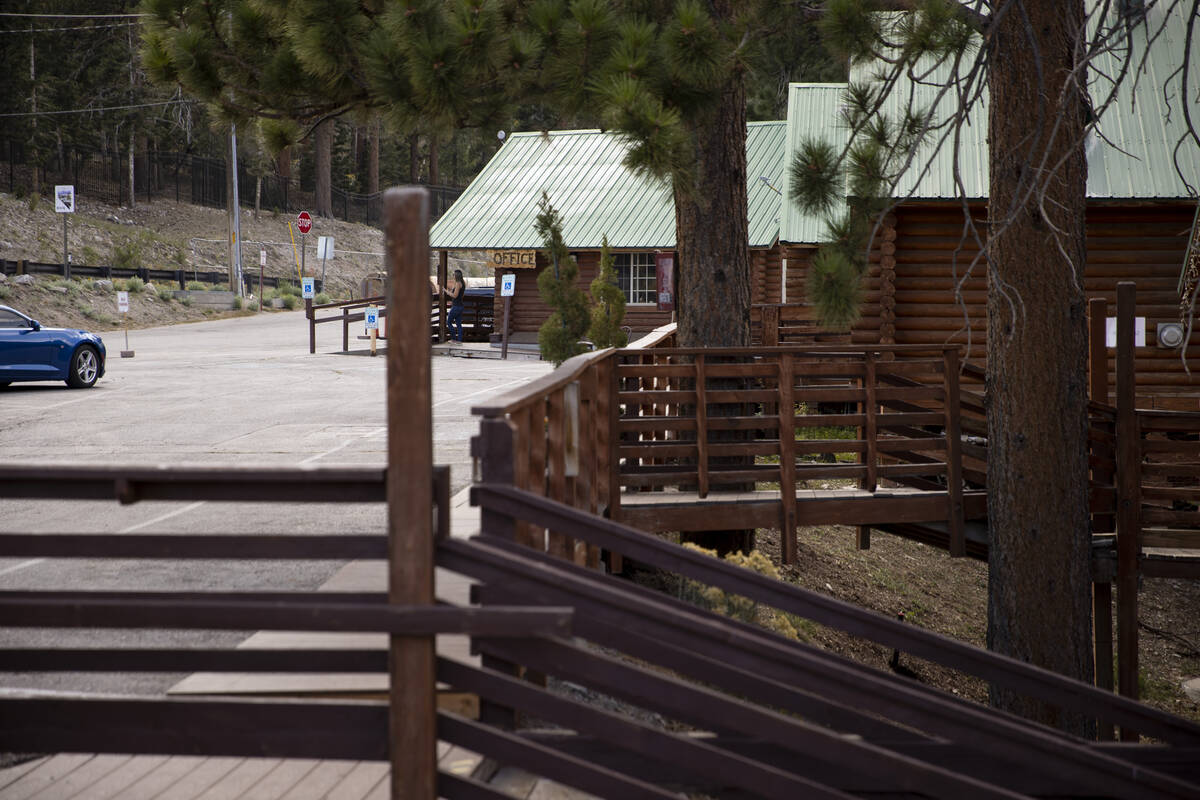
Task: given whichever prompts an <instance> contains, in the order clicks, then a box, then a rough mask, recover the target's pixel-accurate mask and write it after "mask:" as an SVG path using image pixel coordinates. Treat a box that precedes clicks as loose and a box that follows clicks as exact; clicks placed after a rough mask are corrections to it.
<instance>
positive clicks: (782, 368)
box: [779, 353, 799, 564]
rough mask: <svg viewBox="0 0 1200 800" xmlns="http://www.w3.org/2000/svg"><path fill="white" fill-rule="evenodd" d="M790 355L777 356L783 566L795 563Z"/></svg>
mask: <svg viewBox="0 0 1200 800" xmlns="http://www.w3.org/2000/svg"><path fill="white" fill-rule="evenodd" d="M792 366H793V359H792V354H791V353H782V354H780V356H779V491H780V500H781V503H780V514H781V516H782V519H781V520H780V528H779V532H780V535H781V536H782V537H783V548H782V549H783V553H782V556H781V557H782V559H783V563H785V564H794V563H796V550H797V549H798V546H799V543H798V542H797V541H796V403H795V400H793V398H792V389H793V387H794V384H795V381H796V377H795V375H794V374H793V372H792Z"/></svg>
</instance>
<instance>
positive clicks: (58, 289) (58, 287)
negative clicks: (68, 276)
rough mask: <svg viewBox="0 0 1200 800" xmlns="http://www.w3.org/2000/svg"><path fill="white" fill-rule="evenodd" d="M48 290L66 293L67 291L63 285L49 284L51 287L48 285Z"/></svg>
mask: <svg viewBox="0 0 1200 800" xmlns="http://www.w3.org/2000/svg"><path fill="white" fill-rule="evenodd" d="M50 291H52V292H58V293H59V294H66V293H67V287H65V286H51V287H50Z"/></svg>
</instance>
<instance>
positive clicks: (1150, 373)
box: [856, 203, 1200, 410]
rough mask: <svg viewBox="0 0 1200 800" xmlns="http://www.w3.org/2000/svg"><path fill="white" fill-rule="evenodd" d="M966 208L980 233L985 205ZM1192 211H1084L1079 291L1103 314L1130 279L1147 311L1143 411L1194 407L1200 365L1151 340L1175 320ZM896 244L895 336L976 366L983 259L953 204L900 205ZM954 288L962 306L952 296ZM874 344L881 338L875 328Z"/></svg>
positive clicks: (1161, 207) (981, 337) (982, 323)
mask: <svg viewBox="0 0 1200 800" xmlns="http://www.w3.org/2000/svg"><path fill="white" fill-rule="evenodd" d="M973 213H974V217H975V219H976V220H978V221H979V222H980V232H981V233H980V235H984V234H983V231H984V227H985V226H984V225H983V224H982V223H983V220H984V218H985V214H986V211H985V209H984V207H983V206H979V207H976V208H974V209H973ZM1193 213H1194V207H1193V206H1191V205H1189V204H1185V203H1157V204H1144V205H1128V204H1124V205H1122V204H1112V203H1105V204H1100V203H1093V204H1092V205H1091V206H1090V207H1089V208H1088V212H1087V267H1086V269H1085V271H1084V289H1085V291H1086V293H1087V296H1088V297H1089V298H1093V297H1103V298H1104V299H1106V300H1107V301H1108V307H1109V316H1114V315H1115V314H1116V287H1117V283H1118V282H1119V281H1124V280H1131V281H1134V282H1136V283H1137V292H1138V293H1137V315H1138V316H1139V317H1145V318H1146V346H1145V347H1139V348H1137V353H1136V361H1137V363H1136V368H1137V389H1138V406H1139V407H1142V408H1155V407H1160V408H1176V409H1190V410H1197V409H1200V362H1198V363H1197V364H1196V365H1195V367H1194V368H1193V374H1192V375H1190V376H1189V375H1188V374H1187V373H1186V372H1185V371H1184V369H1183V366H1182V364H1181V363H1180V360H1179V355H1178V353H1177V352H1176V351H1174V350H1169V349H1166V348H1160V347H1157V346H1156V342H1155V337H1156V331H1157V323H1159V322H1177V321H1178V319H1179V308H1178V297H1177V295H1176V294H1175V289H1176V285H1177V282H1178V280H1179V272H1180V268H1181V266H1182V264H1183V257H1184V253H1185V252H1186V250H1187V241H1188V235H1189V233H1190V230H1191V224H1192V215H1193ZM895 241H896V247H895V255H894V258H895V278H894V298H895V299H894V302H895V318H896V320H895V343H896V344H941V343H945V342H950V343H956V342H957V343H961V344H963V345H968V344H969V352H968V353H967V357H968V359H969V360H970V362H972V363H975V364H977V365H979V366H983V365H984V363H985V357H986V344H987V343H986V336H987V321H986V308H987V277H986V269H985V268H984V265H983V264H982V263H980V264H975V265H974V266H972V262H973V260H974V259H975V258H976V256H977V255H978V253H979V247H978V245H977V243H975V242H974V241H972V240H971V239H970V238H969V235H968V236H967V237H964V225H963V214H962V209H961V206H958V205H953V204H938V205H909V206H904V207H901V208H900V209H899V210H898V211H897V212H896V237H895ZM884 247H885V248H886V242H885V243H884ZM885 258H886V256H885ZM885 274H886V271H885ZM956 287H957V289H958V292H959V295H960V297H961V304H960V303H958V302H956V298H955V289H956ZM885 296H886V287H885ZM883 302H884V303H886V302H887V300H886V299H885V300H884V301H883ZM866 321H867V320H865V319H864V322H866ZM856 332H857V329H856ZM880 333H881V334H882V333H883V330H881V331H880ZM880 341H881V342H887V339H886V337H884V336H883V335H881V336H880ZM1190 347H1191V349H1192V351H1193V352H1200V331H1195V332H1193V334H1192V339H1191V342H1190ZM1110 352H1111V351H1110ZM1115 374H1116V369H1115V364H1113V363H1110V369H1109V375H1110V376H1112V375H1115ZM1110 386H1111V383H1110Z"/></svg>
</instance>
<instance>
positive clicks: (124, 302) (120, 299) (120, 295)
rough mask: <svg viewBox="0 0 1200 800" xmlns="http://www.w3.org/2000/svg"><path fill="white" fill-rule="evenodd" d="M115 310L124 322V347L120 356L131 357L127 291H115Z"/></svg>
mask: <svg viewBox="0 0 1200 800" xmlns="http://www.w3.org/2000/svg"><path fill="white" fill-rule="evenodd" d="M117 312H118V313H119V314H120V315H121V320H122V321H123V322H124V323H125V349H124V350H122V351H121V358H133V351H132V350H130V349H129V316H128V314H129V292H117Z"/></svg>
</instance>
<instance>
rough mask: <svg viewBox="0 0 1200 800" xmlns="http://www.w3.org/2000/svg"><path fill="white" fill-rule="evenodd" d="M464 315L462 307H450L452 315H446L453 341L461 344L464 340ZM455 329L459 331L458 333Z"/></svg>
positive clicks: (447, 325)
mask: <svg viewBox="0 0 1200 800" xmlns="http://www.w3.org/2000/svg"><path fill="white" fill-rule="evenodd" d="M462 315H463V307H462V306H450V313H449V314H447V315H446V327H448V328H449V329H450V340H451V341H454V342H461V341H462V340H463V332H462ZM455 328H457V329H458V333H455V332H454V329H455Z"/></svg>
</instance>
